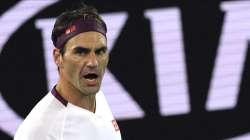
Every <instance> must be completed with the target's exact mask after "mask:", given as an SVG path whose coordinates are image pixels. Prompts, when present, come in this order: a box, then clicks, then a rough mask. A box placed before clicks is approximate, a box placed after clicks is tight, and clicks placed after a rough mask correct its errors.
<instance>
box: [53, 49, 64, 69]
mask: <svg viewBox="0 0 250 140" xmlns="http://www.w3.org/2000/svg"><path fill="white" fill-rule="evenodd" d="M53 58H54V62H55V63H56V65H57V67H58V68H60V67H61V66H62V55H61V53H60V50H59V49H57V48H54V49H53Z"/></svg>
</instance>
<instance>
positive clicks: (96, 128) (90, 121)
mask: <svg viewBox="0 0 250 140" xmlns="http://www.w3.org/2000/svg"><path fill="white" fill-rule="evenodd" d="M53 90H54V91H55V88H54V89H53ZM53 90H52V91H51V92H53V95H52V93H51V92H49V93H48V94H47V95H46V96H45V97H44V98H43V99H42V100H41V101H40V102H39V103H38V104H37V105H36V106H35V107H34V108H33V109H32V111H31V112H30V113H29V115H28V116H27V117H26V119H25V120H24V121H23V123H22V124H21V125H20V126H19V128H18V130H17V132H16V134H15V137H14V140H121V134H120V130H119V127H118V125H117V123H116V121H115V119H114V117H113V115H112V113H111V111H110V108H109V106H108V104H107V102H106V99H105V97H104V95H103V93H102V92H101V91H100V92H98V93H97V95H96V112H95V113H93V112H90V111H88V110H86V109H83V108H80V107H78V106H75V105H73V104H71V103H69V102H66V103H65V102H63V101H62V100H61V99H60V98H62V97H61V96H60V95H59V94H58V93H57V94H58V95H59V96H60V97H59V98H58V97H56V96H55V94H54V91H53ZM62 99H63V98H62Z"/></svg>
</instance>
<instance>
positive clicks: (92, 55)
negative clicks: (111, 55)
mask: <svg viewBox="0 0 250 140" xmlns="http://www.w3.org/2000/svg"><path fill="white" fill-rule="evenodd" d="M60 57H61V66H60V67H59V68H60V71H59V73H60V78H61V80H65V82H66V83H67V85H69V86H71V88H75V89H76V90H78V91H80V92H81V93H82V94H83V95H86V96H88V95H94V94H96V93H97V92H98V90H99V89H100V85H101V81H102V78H103V74H104V71H105V68H106V66H107V64H108V53H107V41H106V38H105V36H104V35H102V34H101V33H98V32H84V33H80V34H78V35H76V36H74V37H73V38H71V39H70V40H68V42H67V43H66V44H65V53H64V54H63V55H62V56H60Z"/></svg>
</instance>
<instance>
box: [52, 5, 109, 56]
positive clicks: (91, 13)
mask: <svg viewBox="0 0 250 140" xmlns="http://www.w3.org/2000/svg"><path fill="white" fill-rule="evenodd" d="M80 17H92V18H94V19H95V20H96V22H99V23H101V24H105V22H104V21H103V20H102V18H101V17H100V16H99V14H98V11H97V9H96V8H95V7H93V6H88V5H86V4H84V3H82V4H81V7H80V8H78V9H74V10H67V11H65V12H63V13H62V14H60V15H59V16H58V17H57V19H56V22H55V24H54V28H53V30H52V35H51V39H52V41H53V44H54V45H55V46H56V42H57V39H58V37H59V36H61V35H62V34H63V33H64V32H65V30H66V28H67V27H69V26H70V25H71V23H72V22H73V21H75V20H76V19H79V18H80ZM64 51H65V49H64V47H62V49H61V50H60V53H61V54H64Z"/></svg>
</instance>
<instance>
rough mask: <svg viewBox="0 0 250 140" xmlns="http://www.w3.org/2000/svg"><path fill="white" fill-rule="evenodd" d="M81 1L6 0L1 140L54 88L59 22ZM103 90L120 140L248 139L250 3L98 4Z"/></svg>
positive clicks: (0, 41) (2, 9) (101, 0)
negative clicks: (104, 59) (102, 25)
mask: <svg viewBox="0 0 250 140" xmlns="http://www.w3.org/2000/svg"><path fill="white" fill-rule="evenodd" d="M80 3H81V0H67V1H66V0H19V1H17V0H8V1H5V0H2V1H0V14H1V16H0V139H1V140H12V139H13V135H14V134H15V131H16V129H17V127H18V126H19V124H20V123H21V122H22V121H23V118H25V117H26V115H27V114H28V113H29V111H30V110H31V109H32V108H33V106H34V105H35V104H36V103H37V102H38V101H39V100H40V99H41V98H42V97H43V96H44V95H45V94H46V93H47V92H48V91H49V90H50V89H51V88H52V87H53V85H55V84H56V81H57V69H56V67H55V65H54V62H53V60H52V49H53V45H52V42H51V40H50V36H51V30H52V26H53V24H54V21H55V18H56V17H57V16H58V15H59V14H60V13H61V12H62V11H65V10H67V9H72V8H74V7H79V5H80ZM85 3H87V4H90V5H93V6H95V7H96V8H97V9H98V10H99V13H101V16H102V17H103V19H104V20H105V21H106V23H107V26H108V34H107V37H108V48H109V53H110V63H109V65H108V69H107V73H106V75H105V77H104V80H103V85H102V87H101V88H102V90H103V92H104V94H105V96H106V99H107V101H108V103H109V105H110V107H111V110H112V112H113V114H114V116H115V117H116V119H117V121H118V124H119V126H120V130H121V133H122V137H123V139H124V140H152V139H154V140H165V139H168V140H217V139H232V140H250V109H249V107H250V94H249V92H250V86H249V83H250V67H249V66H250V51H249V46H250V45H249V41H250V1H249V0H230V1H229V0H204V1H195V0H182V1H181V0H143V1H135V0H126V1H120V0H92V1H85Z"/></svg>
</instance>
